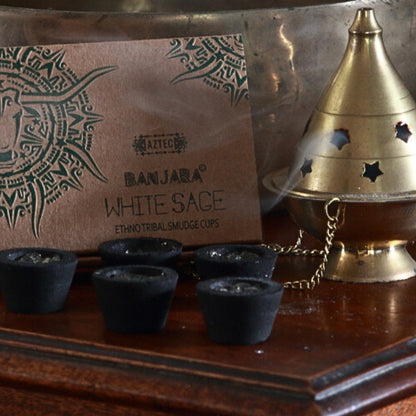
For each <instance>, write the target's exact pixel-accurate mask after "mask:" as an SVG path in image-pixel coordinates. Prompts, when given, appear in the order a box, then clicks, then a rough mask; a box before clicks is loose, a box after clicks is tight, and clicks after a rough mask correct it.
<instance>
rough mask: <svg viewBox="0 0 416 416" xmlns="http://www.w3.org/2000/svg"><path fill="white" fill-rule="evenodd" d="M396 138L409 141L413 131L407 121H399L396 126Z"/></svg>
mask: <svg viewBox="0 0 416 416" xmlns="http://www.w3.org/2000/svg"><path fill="white" fill-rule="evenodd" d="M395 130H396V138H397V139H400V140H403V141H404V142H405V143H407V142H408V141H409V137H410V136H411V135H412V132H411V131H410V129H409V126H408V125H407V124H406V123H402V122H401V121H399V122H398V123H397V124H396V127H395Z"/></svg>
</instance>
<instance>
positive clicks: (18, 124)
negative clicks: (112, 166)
mask: <svg viewBox="0 0 416 416" xmlns="http://www.w3.org/2000/svg"><path fill="white" fill-rule="evenodd" d="M64 58H65V51H64V50H62V49H60V50H58V51H52V50H51V49H49V48H44V47H41V46H38V47H13V48H0V126H1V130H0V132H1V134H0V217H4V218H5V220H6V221H7V224H8V226H9V227H10V228H14V227H15V226H16V223H17V221H18V219H19V218H20V217H25V216H26V217H30V222H31V229H32V233H33V235H34V236H35V237H38V236H39V231H40V223H41V220H42V217H43V215H44V212H45V210H46V209H47V206H48V205H50V204H53V203H54V202H55V201H57V200H58V199H59V198H60V197H62V196H63V195H64V194H65V193H66V192H68V191H70V190H72V189H75V190H81V189H82V183H81V179H82V176H83V175H84V173H85V172H86V171H87V172H89V174H91V175H93V176H94V177H95V178H96V179H97V180H99V181H103V182H106V178H105V176H104V175H103V173H102V172H101V171H100V169H99V167H98V166H97V164H96V163H95V162H94V160H93V158H92V156H91V154H90V150H91V147H92V144H93V139H94V125H95V124H96V123H98V122H100V121H102V120H103V117H102V116H100V115H99V114H96V113H94V111H93V106H92V104H91V103H90V101H89V98H88V95H87V93H86V88H87V87H88V85H90V84H91V83H92V82H95V81H96V80H97V78H99V77H101V76H103V75H105V74H107V73H109V72H111V71H113V70H115V69H116V67H114V66H108V67H102V68H96V69H94V70H92V71H90V72H88V73H87V74H83V75H82V76H78V75H77V74H76V73H75V72H74V71H73V70H72V69H71V68H69V67H68V66H67V64H66V63H65V61H64Z"/></svg>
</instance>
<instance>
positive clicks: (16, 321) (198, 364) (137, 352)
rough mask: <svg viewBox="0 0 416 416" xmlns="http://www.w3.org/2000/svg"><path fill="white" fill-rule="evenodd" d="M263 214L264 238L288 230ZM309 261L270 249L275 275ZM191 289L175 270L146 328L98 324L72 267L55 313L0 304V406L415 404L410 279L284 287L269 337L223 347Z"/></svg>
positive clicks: (311, 263) (280, 219)
mask: <svg viewBox="0 0 416 416" xmlns="http://www.w3.org/2000/svg"><path fill="white" fill-rule="evenodd" d="M264 224H265V239H266V241H277V242H279V243H283V244H289V243H291V242H293V241H294V240H295V238H296V227H295V226H294V225H293V223H292V222H291V221H290V219H289V217H288V216H287V215H286V214H285V213H278V214H273V215H270V216H268V217H267V218H266V219H265V221H264ZM306 244H307V245H309V246H316V245H317V243H315V242H313V241H312V240H310V239H309V240H308V241H306ZM318 246H319V244H318ZM81 263H82V264H84V267H85V265H86V262H85V261H82V262H81ZM318 263H319V259H317V258H314V259H313V258H304V257H294V256H290V257H289V256H287V257H283V256H281V257H279V259H278V262H277V270H276V276H275V278H277V279H279V280H281V281H283V280H287V279H295V278H298V277H300V276H305V277H308V276H310V275H311V273H312V272H313V271H314V269H315V267H316V266H317V264H318ZM80 276H81V274H80ZM82 276H84V277H85V274H82ZM86 276H88V273H87V274H86ZM194 288H195V280H193V279H183V280H181V281H180V283H179V284H178V288H177V292H176V295H175V298H174V301H173V305H172V309H171V313H170V315H169V319H168V323H167V325H166V328H165V329H164V330H163V331H162V332H160V333H158V334H146V335H124V334H117V333H113V332H110V331H107V330H106V329H105V328H104V325H103V320H102V317H101V314H100V311H99V309H98V304H97V300H96V298H95V294H94V291H93V289H92V286H91V284H90V282H89V280H88V279H82V278H81V277H78V279H77V281H76V282H75V283H74V285H73V287H72V288H71V291H70V294H69V297H68V301H67V304H66V307H65V309H64V310H63V311H62V312H59V313H54V314H48V315H21V314H14V313H11V312H7V311H5V309H4V305H3V304H2V303H0V415H5V416H25V415H27V416H29V415H30V416H37V415H48V416H53V415H59V416H62V415H70V416H77V415H88V416H95V415H97V416H98V415H111V416H118V415H143V416H147V415H149V416H150V415H152V416H160V415H167V414H169V415H180V416H198V415H238V416H245V415H251V416H252V415H258V416H260V415H261V416H275V415H289V416H290V415H295V416H298V415H301V416H302V415H353V414H365V413H366V412H367V413H368V412H374V413H372V416H375V415H387V414H388V415H400V416H405V415H414V414H416V407H415V403H416V400H415V401H413V399H412V395H414V394H416V372H415V370H416V337H415V329H416V313H415V309H416V308H415V303H416V280H415V279H409V280H406V281H402V282H397V283H388V284H351V283H338V282H330V281H322V282H321V284H320V285H318V286H317V287H316V288H315V289H314V290H313V291H312V292H304V291H286V292H285V294H284V296H283V300H282V304H281V307H280V310H279V314H278V316H277V319H276V323H275V328H274V331H273V333H272V335H271V337H270V339H269V340H268V341H267V342H265V343H262V344H258V345H252V346H232V347H230V346H222V345H216V344H214V343H212V342H211V341H210V340H209V339H208V337H207V334H206V331H205V326H204V322H203V319H202V315H201V313H200V310H199V307H198V302H197V299H196V296H195V290H194ZM385 406H389V407H387V408H386V407H385ZM383 407H384V408H383ZM377 409H379V410H377Z"/></svg>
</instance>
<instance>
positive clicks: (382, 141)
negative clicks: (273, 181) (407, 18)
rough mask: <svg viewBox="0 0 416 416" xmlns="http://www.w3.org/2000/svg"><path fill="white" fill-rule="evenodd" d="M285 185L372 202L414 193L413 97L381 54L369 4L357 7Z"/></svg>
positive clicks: (291, 190)
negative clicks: (343, 52)
mask: <svg viewBox="0 0 416 416" xmlns="http://www.w3.org/2000/svg"><path fill="white" fill-rule="evenodd" d="M284 191H285V192H287V193H288V194H289V195H292V196H300V197H306V198H312V199H314V198H317V199H324V200H327V199H330V198H331V197H333V196H339V197H341V198H342V199H343V200H344V201H347V200H352V201H361V200H362V201H373V202H378V201H385V200H392V199H393V200H394V199H396V200H401V199H407V198H409V196H411V195H412V194H414V193H415V194H416V103H415V101H414V99H413V98H412V96H411V95H410V93H409V91H408V90H407V88H406V87H405V85H404V84H403V82H402V80H401V78H400V76H399V74H398V73H397V71H396V70H395V68H394V66H393V64H392V62H391V61H390V59H389V57H388V55H387V52H386V49H385V47H384V43H383V39H382V29H381V27H380V25H379V24H378V22H377V20H376V18H375V14H374V10H373V9H370V8H363V9H359V10H358V11H357V13H356V16H355V20H354V22H353V24H352V25H351V27H350V29H349V40H348V45H347V48H346V51H345V54H344V56H343V58H342V60H341V63H340V65H339V67H338V69H337V70H336V72H335V74H334V75H333V77H332V79H331V80H330V82H329V84H328V86H327V87H326V89H325V90H324V92H323V94H322V96H321V98H320V100H319V101H318V103H317V104H316V106H315V108H314V110H313V113H312V115H311V117H310V119H309V121H308V123H307V126H306V128H305V132H304V135H303V138H302V140H301V142H300V143H299V145H298V147H297V151H296V158H295V162H294V163H293V165H292V167H291V169H290V173H289V176H288V180H287V182H286V184H285V185H284Z"/></svg>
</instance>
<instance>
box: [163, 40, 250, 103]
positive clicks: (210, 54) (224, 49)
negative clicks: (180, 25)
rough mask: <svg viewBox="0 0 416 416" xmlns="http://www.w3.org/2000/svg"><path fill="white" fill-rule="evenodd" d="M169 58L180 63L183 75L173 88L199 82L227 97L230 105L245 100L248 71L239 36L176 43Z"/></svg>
mask: <svg viewBox="0 0 416 416" xmlns="http://www.w3.org/2000/svg"><path fill="white" fill-rule="evenodd" d="M171 45H172V49H171V50H170V51H169V53H168V57H169V58H176V59H180V61H181V62H182V63H183V64H184V65H185V68H186V71H185V72H183V73H181V74H179V75H177V76H176V77H175V78H174V79H172V81H171V83H172V84H177V83H179V82H184V81H189V80H192V79H202V80H203V81H204V82H205V83H206V84H207V85H209V86H210V87H212V88H215V89H218V90H223V91H224V92H226V93H228V94H230V96H231V104H232V105H237V104H238V103H239V102H240V100H241V99H242V98H245V99H247V98H248V83H247V68H246V61H245V58H244V48H243V40H242V36H241V35H228V36H212V37H203V38H184V39H175V40H173V41H172V42H171Z"/></svg>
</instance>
